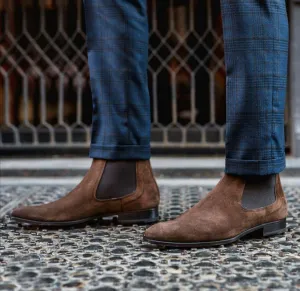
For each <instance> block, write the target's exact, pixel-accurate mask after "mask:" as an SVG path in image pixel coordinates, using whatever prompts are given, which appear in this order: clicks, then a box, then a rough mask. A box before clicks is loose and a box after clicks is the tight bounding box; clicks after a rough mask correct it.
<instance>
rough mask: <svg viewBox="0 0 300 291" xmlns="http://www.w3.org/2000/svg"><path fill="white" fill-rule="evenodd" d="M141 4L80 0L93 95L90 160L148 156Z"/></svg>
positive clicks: (143, 6) (120, 0)
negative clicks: (82, 4) (84, 17)
mask: <svg viewBox="0 0 300 291" xmlns="http://www.w3.org/2000/svg"><path fill="white" fill-rule="evenodd" d="M146 2H147V1H144V0H133V1H123V0H85V2H84V4H85V12H86V13H85V14H86V27H87V45H88V62H89V69H90V80H91V89H92V94H93V126H92V142H91V148H90V157H91V158H97V159H105V160H132V159H143V160H147V159H149V158H150V98H149V93H148V82H147V67H148V22H147V10H146V6H147V3H146Z"/></svg>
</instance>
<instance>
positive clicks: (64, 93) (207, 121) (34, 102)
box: [0, 0, 226, 149]
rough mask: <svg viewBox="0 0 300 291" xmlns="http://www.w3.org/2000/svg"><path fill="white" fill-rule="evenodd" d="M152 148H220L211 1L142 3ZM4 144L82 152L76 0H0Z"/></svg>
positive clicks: (84, 74) (84, 82)
mask: <svg viewBox="0 0 300 291" xmlns="http://www.w3.org/2000/svg"><path fill="white" fill-rule="evenodd" d="M148 6H149V9H148V11H149V23H150V50H149V89H150V95H151V101H152V102H151V105H152V146H153V147H159V148H170V147H173V148H189V147H192V148H223V147H224V134H225V127H224V124H225V94H226V92H225V70H224V63H223V54H224V53H223V42H222V27H221V23H222V22H221V16H220V5H219V2H218V1H211V0H207V1H203V0H189V1H186V0H166V1H159V0H149V1H148ZM0 13H1V14H0V20H1V21H0V32H1V37H0V76H1V77H0V105H1V108H3V109H2V112H3V114H1V116H0V124H1V132H0V146H1V148H7V149H12V148H21V149H26V148H43V147H45V148H51V147H52V148H64V147H74V148H87V147H88V146H89V143H90V124H91V115H92V104H91V96H90V94H91V93H90V88H89V81H88V79H89V71H88V67H87V56H86V47H85V32H84V26H85V25H84V15H83V7H82V0H39V1H38V0H26V1H20V0H18V1H17V0H13V1H11V0H0Z"/></svg>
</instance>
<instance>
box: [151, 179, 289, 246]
mask: <svg viewBox="0 0 300 291" xmlns="http://www.w3.org/2000/svg"><path fill="white" fill-rule="evenodd" d="M244 187H245V181H244V180H243V179H242V178H241V177H238V176H233V175H225V176H224V177H223V178H222V179H221V181H220V182H219V183H218V184H217V186H216V187H215V188H214V189H213V190H212V191H211V192H210V193H209V194H208V195H207V196H206V197H205V198H204V199H202V200H201V201H200V202H198V203H197V204H196V205H195V206H194V207H192V208H190V209H189V210H188V211H186V212H185V213H183V214H182V215H180V216H179V217H177V218H176V219H175V220H171V221H167V222H160V223H157V224H155V225H153V226H151V227H150V228H148V229H147V230H146V232H145V237H146V238H148V239H152V240H158V241H166V242H181V243H185V242H206V241H218V240H223V239H228V238H233V237H235V236H237V235H238V234H240V233H241V232H243V231H245V230H247V229H250V228H252V227H255V226H257V225H260V224H263V223H267V222H273V221H278V220H281V219H283V218H285V217H286V216H287V213H288V212H287V202H286V199H285V196H284V193H283V189H282V186H281V182H280V178H279V175H277V176H276V186H275V187H276V200H275V202H274V203H272V204H270V205H268V206H267V207H263V208H257V209H253V210H247V209H245V208H243V207H242V204H241V200H242V195H243V191H244Z"/></svg>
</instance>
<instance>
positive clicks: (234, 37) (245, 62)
mask: <svg viewBox="0 0 300 291" xmlns="http://www.w3.org/2000/svg"><path fill="white" fill-rule="evenodd" d="M84 3H85V13H86V25H87V27H86V28H87V45H88V60H89V69H90V79H91V88H92V94H93V126H92V143H91V148H90V157H92V158H102V159H114V160H118V159H149V158H150V126H151V124H150V101H149V93H148V87H147V59H148V58H147V54H148V24H147V7H146V6H147V1H146V0H84ZM221 8H222V18H223V30H224V44H225V65H226V75H227V76H226V87H227V97H226V107H227V108H226V112H227V113H226V114H227V123H226V169H225V171H226V173H229V174H236V175H267V174H273V173H279V172H280V171H282V170H283V169H284V168H285V143H284V106H285V93H286V80H287V63H288V21H287V15H286V6H285V0H247V1H242V0H221Z"/></svg>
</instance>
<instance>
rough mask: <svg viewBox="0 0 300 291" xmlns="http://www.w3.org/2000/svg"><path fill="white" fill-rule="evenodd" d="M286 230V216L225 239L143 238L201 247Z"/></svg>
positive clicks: (181, 246) (151, 241)
mask: <svg viewBox="0 0 300 291" xmlns="http://www.w3.org/2000/svg"><path fill="white" fill-rule="evenodd" d="M285 231H286V219H285V218H284V219H282V220H278V221H274V222H269V223H264V224H260V225H258V226H255V227H252V228H249V229H247V230H245V231H243V232H241V233H240V234H238V235H237V236H235V237H232V238H228V239H223V240H215V241H200V242H184V243H180V242H172V241H161V240H155V239H150V238H147V237H145V236H144V237H143V240H144V241H146V242H148V243H151V244H156V245H159V246H166V247H175V248H199V247H200V248H201V247H213V246H220V245H227V244H231V243H233V242H236V241H237V240H239V239H241V238H242V237H245V236H247V235H251V236H252V237H268V236H273V235H277V234H282V233H284V232H285Z"/></svg>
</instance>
